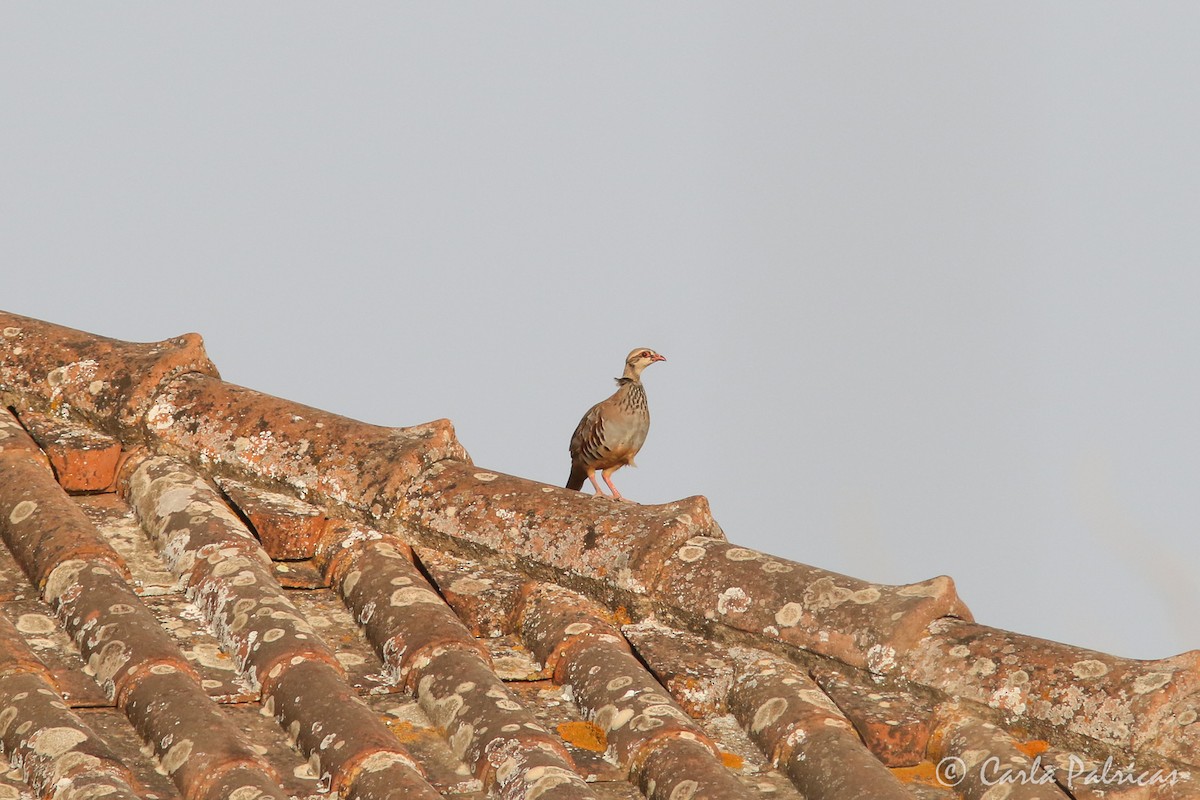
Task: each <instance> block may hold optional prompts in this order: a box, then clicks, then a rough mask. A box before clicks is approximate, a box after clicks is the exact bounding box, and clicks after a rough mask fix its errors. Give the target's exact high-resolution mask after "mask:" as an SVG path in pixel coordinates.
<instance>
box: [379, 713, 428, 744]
mask: <svg viewBox="0 0 1200 800" xmlns="http://www.w3.org/2000/svg"><path fill="white" fill-rule="evenodd" d="M383 721H384V723H386V724H387V726H388V729H389V730H391V732H392V734H393V735H394V736H395V737H396V738H397V739H399V740H400V743H401V744H409V743H411V742H415V741H417V740H418V739H420V738H421V737H422V736H424V735H425V732H424V731H422V730H421V729H419V728H418V727H417V726H416V725H413V724H412V723H411V722H409V721H408V720H402V719H392V718H389V717H384V718H383Z"/></svg>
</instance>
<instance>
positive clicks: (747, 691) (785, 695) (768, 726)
mask: <svg viewBox="0 0 1200 800" xmlns="http://www.w3.org/2000/svg"><path fill="white" fill-rule="evenodd" d="M729 653H730V655H731V656H733V658H734V661H735V663H736V673H737V674H736V677H735V679H734V684H733V689H732V691H731V692H730V695H729V708H730V710H731V711H732V712H733V714H734V716H735V717H736V718H737V720H738V722H739V723H740V724H741V725H742V727H743V728H744V729H745V730H746V732H747V733H748V734H749V735H750V738H751V739H752V740H754V741H755V742H756V743H757V744H758V745H759V746H760V748H761V749H762V751H763V752H764V753H765V754H767V755H768V757H769V759H770V761H771V763H772V764H774V765H775V766H776V767H778V768H779V769H782V770H784V771H786V772H787V774H788V777H789V778H790V779H791V781H792V783H793V784H794V785H795V786H796V788H797V789H799V790H800V791H801V792H802V793H803V794H804V796H805V797H806V798H810V800H826V798H828V800H840V798H842V797H846V796H851V797H872V798H892V799H893V800H911V795H910V794H909V792H908V790H907V789H906V788H904V786H903V785H902V784H901V783H900V782H899V781H898V780H897V779H896V777H895V776H894V775H893V774H892V773H891V771H890V770H888V768H887V767H885V766H884V765H883V764H882V763H881V762H880V761H879V760H878V759H876V758H875V756H874V755H872V754H871V753H870V751H868V750H867V748H866V745H864V744H863V742H862V740H861V739H860V738H859V736H858V733H857V732H856V731H855V730H854V727H853V725H852V724H851V722H850V721H849V720H848V719H847V718H846V716H845V715H844V714H843V713H842V712H841V710H840V709H839V708H838V707H837V705H835V704H834V702H833V700H831V699H830V698H829V696H828V695H826V694H825V693H824V692H823V691H821V688H820V687H819V686H818V685H817V684H816V682H815V681H813V680H812V678H810V677H809V676H808V674H807V673H805V672H804V671H803V670H801V669H800V668H799V667H797V666H796V665H794V664H792V663H791V662H788V661H784V660H782V659H780V658H777V657H775V656H769V655H765V654H763V653H762V652H761V651H753V650H747V649H744V648H730V650H729Z"/></svg>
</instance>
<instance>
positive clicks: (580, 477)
mask: <svg viewBox="0 0 1200 800" xmlns="http://www.w3.org/2000/svg"><path fill="white" fill-rule="evenodd" d="M585 480H587V471H586V470H585V469H584V468H583V467H580V466H578V465H576V464H572V465H571V477H569V478H567V488H568V489H574V490H575V491H577V492H578V491H579V490H580V489H582V488H583V482H584V481H585Z"/></svg>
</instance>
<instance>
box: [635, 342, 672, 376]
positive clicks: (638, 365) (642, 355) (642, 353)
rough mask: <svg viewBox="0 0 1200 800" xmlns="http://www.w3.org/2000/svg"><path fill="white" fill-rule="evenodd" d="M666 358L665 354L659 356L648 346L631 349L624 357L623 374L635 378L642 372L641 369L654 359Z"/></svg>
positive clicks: (661, 359)
mask: <svg viewBox="0 0 1200 800" xmlns="http://www.w3.org/2000/svg"><path fill="white" fill-rule="evenodd" d="M666 360H667V357H666V356H660V355H659V354H658V353H656V352H654V351H653V350H651V349H650V348H649V347H639V348H637V349H636V350H631V351H630V353H629V356H628V357H627V358H626V359H625V376H626V377H628V378H636V377H638V376H639V375H641V374H642V370H644V369H645V368H646V367H648V366H650V365H651V364H653V363H654V362H655V361H666Z"/></svg>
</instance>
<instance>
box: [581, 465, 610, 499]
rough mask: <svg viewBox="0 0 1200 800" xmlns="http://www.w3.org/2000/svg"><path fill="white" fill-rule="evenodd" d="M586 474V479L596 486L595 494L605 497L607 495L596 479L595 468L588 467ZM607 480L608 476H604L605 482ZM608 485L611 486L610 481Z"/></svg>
mask: <svg viewBox="0 0 1200 800" xmlns="http://www.w3.org/2000/svg"><path fill="white" fill-rule="evenodd" d="M587 476H588V480H590V481H591V482H592V486H594V487H596V494H598V495H600V496H601V497H607V495H605V494H604V490H603V489H601V488H600V481H598V480H596V470H594V469H589V470H588V471H587ZM607 480H608V476H605V481H606V482H607ZM608 485H609V486H612V484H611V483H609V484H608Z"/></svg>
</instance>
